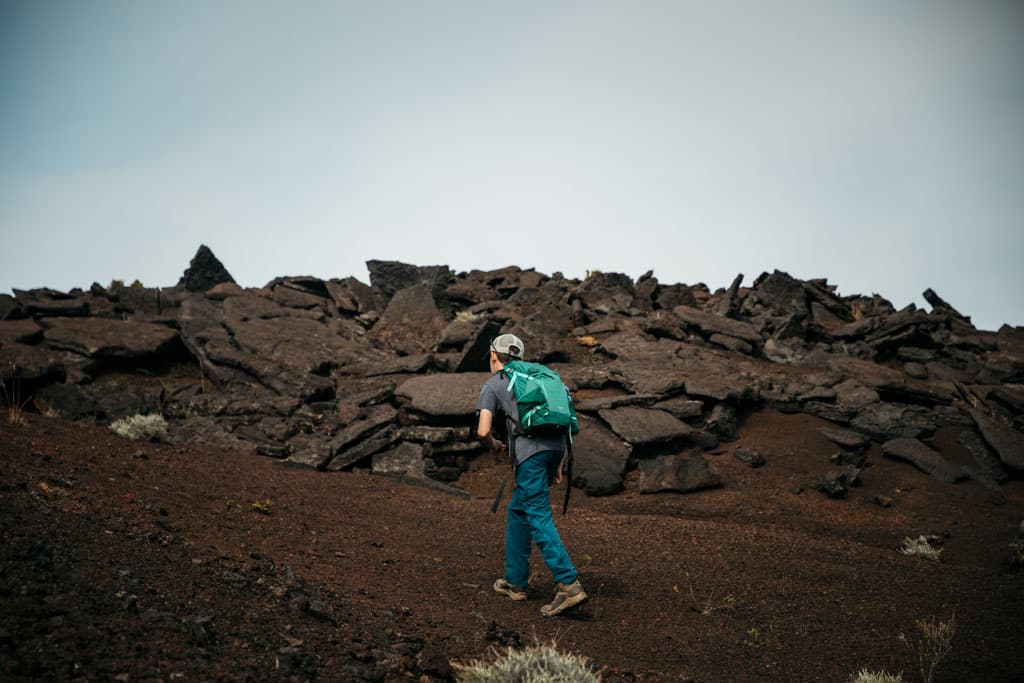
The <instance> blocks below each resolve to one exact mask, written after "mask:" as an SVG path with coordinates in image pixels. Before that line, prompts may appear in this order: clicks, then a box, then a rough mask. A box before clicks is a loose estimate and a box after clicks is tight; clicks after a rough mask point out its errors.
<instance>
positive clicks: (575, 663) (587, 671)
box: [455, 643, 601, 683]
mask: <svg viewBox="0 0 1024 683" xmlns="http://www.w3.org/2000/svg"><path fill="white" fill-rule="evenodd" d="M455 670H456V675H455V679H456V680H457V681H459V683H499V682H501V683H556V682H559V683H560V682H562V681H580V683H600V680H601V676H600V673H599V672H595V671H594V669H593V666H592V665H591V664H590V663H589V661H588V660H587V658H586V657H583V656H582V655H575V654H572V653H566V652H559V651H558V650H557V649H556V648H555V646H554V643H552V644H551V645H536V646H534V647H528V648H524V649H522V650H516V649H514V648H508V650H507V651H506V652H505V653H504V654H501V653H500V652H497V651H495V652H494V658H493V659H492V660H491V661H489V662H485V661H479V660H474V661H472V662H470V663H469V664H456V665H455Z"/></svg>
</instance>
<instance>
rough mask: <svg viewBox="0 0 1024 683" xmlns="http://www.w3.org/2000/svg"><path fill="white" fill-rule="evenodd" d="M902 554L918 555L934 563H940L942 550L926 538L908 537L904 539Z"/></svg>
mask: <svg viewBox="0 0 1024 683" xmlns="http://www.w3.org/2000/svg"><path fill="white" fill-rule="evenodd" d="M900 552H901V553H903V554H904V555H916V556H917V557H923V558H924V559H926V560H931V561H932V562H938V561H939V555H940V554H941V553H942V548H936V547H935V546H933V545H932V544H931V543H929V542H928V540H927V539H926V538H925V537H924V536H918V537H917V538H910V537H909V536H908V537H907V538H904V539H903V547H902V548H900Z"/></svg>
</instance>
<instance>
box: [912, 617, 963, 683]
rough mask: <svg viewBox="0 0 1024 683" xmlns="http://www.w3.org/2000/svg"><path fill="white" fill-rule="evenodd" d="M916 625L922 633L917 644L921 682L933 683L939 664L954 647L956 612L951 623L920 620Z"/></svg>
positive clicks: (951, 618) (950, 620) (950, 619)
mask: <svg viewBox="0 0 1024 683" xmlns="http://www.w3.org/2000/svg"><path fill="white" fill-rule="evenodd" d="M916 623H917V628H918V630H919V631H920V632H921V640H919V641H918V643H917V661H918V664H919V665H920V667H921V680H922V681H924V683H932V679H933V678H934V677H935V669H937V668H938V666H939V662H941V661H942V659H943V658H944V657H945V656H946V655H947V654H949V650H950V648H951V647H952V645H953V636H954V635H955V634H956V612H955V611H954V612H953V616H951V617H950V618H949V621H937V620H936V619H932V620H931V621H925V620H924V619H918V620H917V622H916Z"/></svg>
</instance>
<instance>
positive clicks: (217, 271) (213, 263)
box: [178, 244, 235, 292]
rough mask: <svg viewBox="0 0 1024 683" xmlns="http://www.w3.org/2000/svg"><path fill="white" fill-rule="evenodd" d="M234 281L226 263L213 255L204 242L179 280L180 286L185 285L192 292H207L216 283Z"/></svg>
mask: <svg viewBox="0 0 1024 683" xmlns="http://www.w3.org/2000/svg"><path fill="white" fill-rule="evenodd" d="M234 281H235V279H234V278H233V277H231V273H229V272H228V271H227V268H225V267H224V264H223V263H221V262H220V260H218V259H217V257H216V256H214V255H213V252H212V251H210V248H209V247H207V246H206V245H205V244H202V245H200V246H199V250H198V251H197V252H196V255H195V256H193V257H192V261H191V262H189V265H188V269H186V270H185V273H184V274H183V275H182V276H181V279H180V280H178V287H184V288H185V289H186V290H188V291H190V292H205V291H206V290H208V289H209V288H210V287H213V286H214V285H219V284H220V283H222V282H234Z"/></svg>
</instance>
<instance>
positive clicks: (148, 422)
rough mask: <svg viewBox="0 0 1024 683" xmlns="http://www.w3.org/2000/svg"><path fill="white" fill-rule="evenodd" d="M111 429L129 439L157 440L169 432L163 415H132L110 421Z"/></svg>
mask: <svg viewBox="0 0 1024 683" xmlns="http://www.w3.org/2000/svg"><path fill="white" fill-rule="evenodd" d="M110 429H111V431H113V432H114V433H115V434H117V435H118V436H123V437H125V438H127V439H132V440H138V439H146V440H155V439H159V438H160V437H162V436H163V435H164V434H166V433H167V420H165V419H164V416H163V415H132V416H131V417H125V418H122V419H120V420H115V421H114V422H112V423H110Z"/></svg>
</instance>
